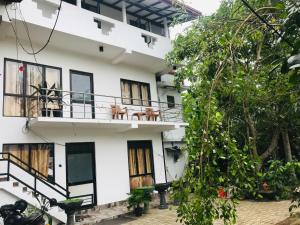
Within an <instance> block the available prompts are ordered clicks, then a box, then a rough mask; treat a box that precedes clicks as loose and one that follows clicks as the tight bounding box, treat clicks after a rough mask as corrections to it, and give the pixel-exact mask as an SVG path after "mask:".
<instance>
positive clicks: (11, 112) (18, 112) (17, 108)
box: [4, 96, 24, 116]
mask: <svg viewBox="0 0 300 225" xmlns="http://www.w3.org/2000/svg"><path fill="white" fill-rule="evenodd" d="M23 102H24V99H23V98H20V97H14V96H4V116H24V107H23Z"/></svg>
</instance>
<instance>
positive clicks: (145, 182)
mask: <svg viewBox="0 0 300 225" xmlns="http://www.w3.org/2000/svg"><path fill="white" fill-rule="evenodd" d="M128 164H129V176H130V189H135V188H138V187H143V186H150V185H153V183H154V167H153V152H152V142H151V141H128Z"/></svg>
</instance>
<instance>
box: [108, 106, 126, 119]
mask: <svg viewBox="0 0 300 225" xmlns="http://www.w3.org/2000/svg"><path fill="white" fill-rule="evenodd" d="M111 115H112V119H119V115H120V116H121V119H122V120H123V117H124V115H126V116H127V120H128V109H127V107H125V108H123V109H121V107H120V106H119V105H111Z"/></svg>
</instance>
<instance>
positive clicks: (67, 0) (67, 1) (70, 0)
mask: <svg viewBox="0 0 300 225" xmlns="http://www.w3.org/2000/svg"><path fill="white" fill-rule="evenodd" d="M62 1H63V2H66V3H69V4H71V5H76V6H77V1H76V0H62ZM72 2H73V3H72ZM74 3H75V4H74Z"/></svg>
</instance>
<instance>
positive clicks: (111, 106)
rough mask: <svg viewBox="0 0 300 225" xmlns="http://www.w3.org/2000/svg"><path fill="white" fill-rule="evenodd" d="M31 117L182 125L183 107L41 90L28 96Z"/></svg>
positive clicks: (146, 101) (105, 96)
mask: <svg viewBox="0 0 300 225" xmlns="http://www.w3.org/2000/svg"><path fill="white" fill-rule="evenodd" d="M27 103H28V105H27V110H28V116H29V117H30V118H32V117H62V118H76V119H102V120H129V121H133V120H143V121H154V122H155V121H156V122H176V123H181V122H183V117H182V105H181V104H176V103H167V102H158V101H151V100H148V99H144V100H141V99H133V98H122V97H116V96H107V95H98V94H92V93H82V92H72V91H63V90H57V89H55V90H54V89H53V90H50V89H42V90H40V91H39V94H37V95H34V96H30V97H28V101H27Z"/></svg>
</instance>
